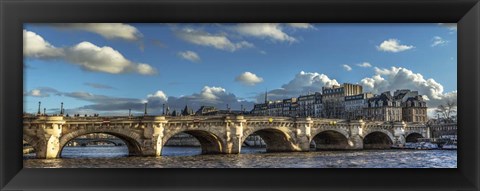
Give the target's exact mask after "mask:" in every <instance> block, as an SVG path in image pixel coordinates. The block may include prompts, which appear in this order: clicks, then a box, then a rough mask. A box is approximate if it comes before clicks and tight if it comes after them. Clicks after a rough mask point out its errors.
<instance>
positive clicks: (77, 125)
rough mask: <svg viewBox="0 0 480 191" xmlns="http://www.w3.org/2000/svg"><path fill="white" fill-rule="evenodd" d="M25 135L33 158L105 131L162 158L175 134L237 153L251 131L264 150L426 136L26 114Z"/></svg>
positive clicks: (314, 123) (296, 121)
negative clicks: (188, 136) (164, 147)
mask: <svg viewBox="0 0 480 191" xmlns="http://www.w3.org/2000/svg"><path fill="white" fill-rule="evenodd" d="M23 124H24V127H23V139H24V141H26V142H28V143H29V144H30V145H32V146H33V147H34V148H35V152H36V156H37V158H58V157H60V154H61V151H62V149H63V147H64V146H65V145H67V143H68V142H69V141H72V140H73V139H75V138H76V137H79V136H82V135H87V134H92V133H105V134H109V135H113V136H116V137H118V138H120V139H121V140H122V141H124V142H125V144H126V145H127V147H128V150H129V154H130V155H137V156H160V155H161V154H162V148H163V146H164V145H165V143H166V142H167V141H168V140H169V139H170V138H171V137H173V136H174V135H176V134H178V133H182V132H183V133H187V134H190V135H192V136H194V137H195V138H196V139H197V140H198V141H199V142H200V144H201V148H202V153H203V154H238V153H240V150H241V147H242V143H243V142H244V141H245V139H246V138H247V137H248V136H249V135H251V134H253V133H255V134H256V135H259V136H260V137H261V138H262V139H263V140H264V142H265V143H266V146H267V152H294V151H310V143H315V145H316V149H317V150H321V149H364V148H365V149H368V148H389V147H390V146H392V145H402V144H404V143H405V142H406V141H407V140H410V139H412V138H411V137H416V138H418V137H425V138H429V136H430V134H429V130H428V127H426V126H425V125H424V124H407V123H403V122H395V123H392V122H387V123H381V122H364V121H362V120H359V121H346V120H339V119H319V118H318V119H317V118H310V117H307V118H295V117H268V116H265V117H261V116H241V115H239V116H234V115H227V116H199V117H196V116H195V117H194V116H188V117H168V116H167V117H166V116H141V117H64V116H38V117H32V118H24V122H23Z"/></svg>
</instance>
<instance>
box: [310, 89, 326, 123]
mask: <svg viewBox="0 0 480 191" xmlns="http://www.w3.org/2000/svg"><path fill="white" fill-rule="evenodd" d="M313 109H314V115H313V117H325V116H323V114H324V112H323V102H322V94H321V93H320V92H315V102H314V103H313Z"/></svg>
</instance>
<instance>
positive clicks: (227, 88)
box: [23, 23, 457, 115]
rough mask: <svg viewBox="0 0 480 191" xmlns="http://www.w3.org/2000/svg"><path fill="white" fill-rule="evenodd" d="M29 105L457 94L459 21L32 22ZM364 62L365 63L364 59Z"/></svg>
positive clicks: (27, 40)
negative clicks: (336, 88) (338, 88)
mask: <svg viewBox="0 0 480 191" xmlns="http://www.w3.org/2000/svg"><path fill="white" fill-rule="evenodd" d="M23 33H24V64H25V69H24V70H25V71H24V72H25V75H24V76H25V80H24V95H25V96H24V104H25V111H26V112H36V110H37V106H38V101H41V102H42V108H44V107H45V108H47V113H55V112H58V108H59V106H60V102H64V103H65V109H66V111H67V113H82V114H83V113H88V114H91V113H102V114H112V115H113V114H124V113H127V112H128V109H129V108H132V109H133V110H134V112H138V113H140V112H142V111H143V109H142V107H143V106H142V105H143V103H144V102H148V103H149V111H151V113H160V112H161V108H160V107H161V104H163V103H166V104H167V105H169V106H171V108H172V110H173V109H180V108H183V106H184V105H185V104H188V105H191V107H193V109H194V110H196V109H198V107H199V106H200V105H214V106H216V107H219V108H220V109H224V108H225V107H226V104H229V105H230V106H231V107H232V108H233V109H239V108H240V105H244V106H245V107H246V108H247V109H248V110H249V109H251V106H252V105H253V103H255V102H258V101H261V99H262V97H263V93H264V92H265V90H268V91H269V95H270V96H269V97H270V99H281V98H287V97H292V96H298V95H300V94H306V93H308V92H310V91H311V92H313V91H319V90H320V89H321V87H322V86H329V85H333V84H341V83H344V82H348V83H358V84H362V85H363V86H364V89H365V90H366V91H371V92H373V93H381V92H383V91H386V90H392V91H394V90H395V89H400V88H410V89H413V90H418V91H419V92H420V93H421V94H423V95H425V96H426V97H427V99H428V100H429V101H428V102H427V104H428V105H429V107H435V106H437V105H438V104H441V103H443V102H444V101H445V100H446V99H455V100H456V90H457V76H456V74H457V40H456V39H457V32H456V25H454V24H438V23H426V24H322V23H318V24H314V23H311V24H307V23H296V24H286V23H283V24H279V23H263V24H236V23H232V24H134V23H130V24H121V23H102V24H85V23H77V24H26V25H25V26H24V31H23ZM360 65H361V66H360Z"/></svg>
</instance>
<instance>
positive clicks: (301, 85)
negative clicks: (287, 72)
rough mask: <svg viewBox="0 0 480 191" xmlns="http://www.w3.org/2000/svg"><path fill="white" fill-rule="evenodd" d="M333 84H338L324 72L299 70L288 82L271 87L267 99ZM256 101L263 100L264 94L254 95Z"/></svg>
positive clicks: (320, 88) (292, 95)
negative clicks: (276, 87)
mask: <svg viewBox="0 0 480 191" xmlns="http://www.w3.org/2000/svg"><path fill="white" fill-rule="evenodd" d="M333 85H340V84H339V83H338V82H337V80H335V79H330V78H329V77H328V76H327V75H325V74H319V73H317V72H304V71H301V72H299V73H298V74H296V75H295V77H294V78H293V79H292V80H290V81H289V82H288V83H286V84H284V85H282V86H281V88H278V89H273V90H271V91H269V92H268V99H269V100H280V99H285V98H291V97H298V96H299V95H303V94H306V93H308V92H321V90H322V87H323V86H326V87H331V86H333ZM255 98H256V100H257V102H259V103H260V102H263V101H264V94H263V93H262V94H259V95H256V96H255Z"/></svg>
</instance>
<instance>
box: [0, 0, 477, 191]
mask: <svg viewBox="0 0 480 191" xmlns="http://www.w3.org/2000/svg"><path fill="white" fill-rule="evenodd" d="M0 17H1V18H0V29H1V33H0V34H1V36H0V43H1V52H0V59H1V64H0V92H1V94H0V138H1V139H0V141H1V142H0V147H1V149H0V189H1V190H171V189H174V190H223V189H224V190H479V188H480V177H479V171H480V170H479V167H480V165H479V161H480V158H479V153H480V152H479V145H480V144H479V137H480V135H479V130H478V129H479V116H480V115H479V101H478V100H479V93H480V92H479V85H480V84H479V81H480V80H479V76H480V70H479V69H480V67H479V66H480V3H479V1H478V0H297V1H293V0H290V1H281V0H230V1H227V0H196V1H193V0H155V1H153V0H139V1H134V0H119V1H111V0H96V1H95V0H81V1H79V0H36V1H33V0H25V1H19V0H0ZM36 22H127V23H129V22H172V23H181V22H192V23H196V22H201V23H202V22H209V23H210V22H232V23H235V22H312V23H313V22H319V23H322V22H327V23H343V22H349V23H356V22H367V23H426V22H428V23H450V22H453V23H458V50H457V51H458V74H457V76H458V107H459V111H458V123H459V127H460V128H459V130H458V137H459V138H458V139H459V140H458V142H459V144H458V146H459V149H458V168H456V169H24V168H22V165H23V160H22V152H21V147H22V138H21V137H22V126H23V125H22V113H23V64H22V63H23V51H22V45H23V44H22V39H23V38H22V30H23V23H36Z"/></svg>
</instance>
